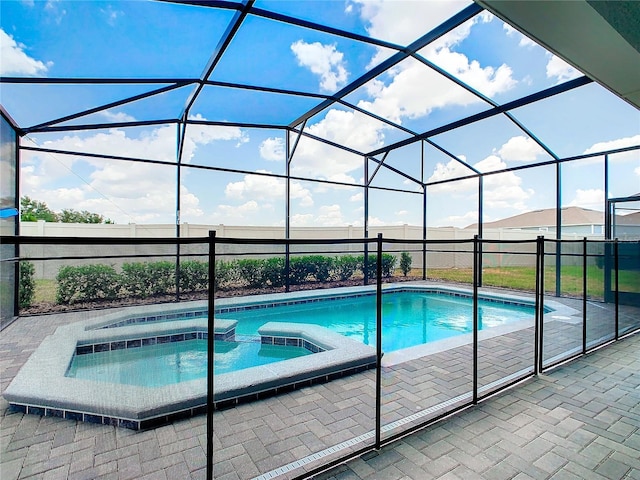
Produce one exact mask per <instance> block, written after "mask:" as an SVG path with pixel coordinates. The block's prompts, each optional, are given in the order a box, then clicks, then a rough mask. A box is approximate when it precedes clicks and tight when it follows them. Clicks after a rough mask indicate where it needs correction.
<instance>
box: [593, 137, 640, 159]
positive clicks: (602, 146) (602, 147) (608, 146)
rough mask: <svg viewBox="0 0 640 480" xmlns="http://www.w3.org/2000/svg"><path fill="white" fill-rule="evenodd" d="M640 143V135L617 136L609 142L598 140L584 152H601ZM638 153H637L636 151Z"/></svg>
mask: <svg viewBox="0 0 640 480" xmlns="http://www.w3.org/2000/svg"><path fill="white" fill-rule="evenodd" d="M637 145H640V135H634V136H633V137H625V138H617V139H615V140H609V141H607V142H598V143H595V144H593V145H592V146H591V147H589V148H587V149H586V150H585V151H584V153H585V154H589V153H599V152H606V151H607V150H615V149H618V148H625V147H634V146H637ZM636 155H637V153H636Z"/></svg>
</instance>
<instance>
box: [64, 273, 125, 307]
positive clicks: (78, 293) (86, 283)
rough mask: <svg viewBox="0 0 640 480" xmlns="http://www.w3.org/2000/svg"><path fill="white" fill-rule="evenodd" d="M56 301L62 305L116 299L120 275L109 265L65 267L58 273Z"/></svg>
mask: <svg viewBox="0 0 640 480" xmlns="http://www.w3.org/2000/svg"><path fill="white" fill-rule="evenodd" d="M56 280H57V281H58V288H57V292H56V301H57V302H58V303H62V304H69V303H77V302H85V301H92V300H113V299H115V298H118V295H119V293H120V290H121V289H122V287H121V284H120V275H118V273H116V270H115V268H113V266H111V265H81V266H77V267H76V266H66V267H62V268H61V269H60V270H59V271H58V275H57V277H56Z"/></svg>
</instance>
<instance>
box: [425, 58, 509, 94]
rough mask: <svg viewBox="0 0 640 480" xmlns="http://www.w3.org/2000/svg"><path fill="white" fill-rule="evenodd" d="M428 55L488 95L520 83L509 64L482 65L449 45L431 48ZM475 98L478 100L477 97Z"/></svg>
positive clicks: (506, 89) (434, 61) (436, 62)
mask: <svg viewBox="0 0 640 480" xmlns="http://www.w3.org/2000/svg"><path fill="white" fill-rule="evenodd" d="M426 57H427V58H428V59H429V60H431V61H432V62H433V63H435V64H437V65H439V66H440V67H442V68H444V69H445V70H446V71H448V72H449V73H452V74H453V75H455V76H456V77H458V78H459V79H460V80H462V81H463V82H464V83H466V84H467V85H469V86H470V87H473V88H475V89H476V90H478V91H479V92H481V93H483V94H484V95H487V96H488V97H495V96H496V95H498V94H500V93H502V92H506V91H508V90H511V89H512V88H513V87H515V85H516V84H517V83H518V82H517V81H516V80H515V79H514V78H513V77H512V74H513V72H512V70H511V67H509V66H508V65H506V64H502V65H500V66H499V67H497V68H495V67H492V66H486V67H482V66H481V65H480V63H479V62H478V61H477V60H471V61H469V59H468V58H467V56H466V55H464V54H462V53H458V52H454V51H451V50H450V49H449V48H448V47H442V48H439V49H433V48H429V49H427V54H426ZM451 88H453V87H451ZM473 98H474V101H478V100H477V98H476V97H473ZM463 105H464V103H463Z"/></svg>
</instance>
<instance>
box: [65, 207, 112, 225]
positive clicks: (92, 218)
mask: <svg viewBox="0 0 640 480" xmlns="http://www.w3.org/2000/svg"><path fill="white" fill-rule="evenodd" d="M58 218H59V219H60V221H61V222H62V223H113V222H111V220H109V219H108V218H107V219H105V218H104V217H103V216H102V215H100V214H98V213H91V212H88V211H87V210H82V211H80V212H79V211H77V210H74V209H72V208H68V209H67V208H65V209H64V210H62V212H60V215H59V216H58Z"/></svg>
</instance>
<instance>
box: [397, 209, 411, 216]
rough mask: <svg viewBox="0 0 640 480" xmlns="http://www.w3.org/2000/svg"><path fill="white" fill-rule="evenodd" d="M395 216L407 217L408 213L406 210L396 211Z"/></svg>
mask: <svg viewBox="0 0 640 480" xmlns="http://www.w3.org/2000/svg"><path fill="white" fill-rule="evenodd" d="M395 214H396V215H397V216H399V217H404V216H406V215H409V212H408V211H407V210H398V211H397V212H396V213H395Z"/></svg>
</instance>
